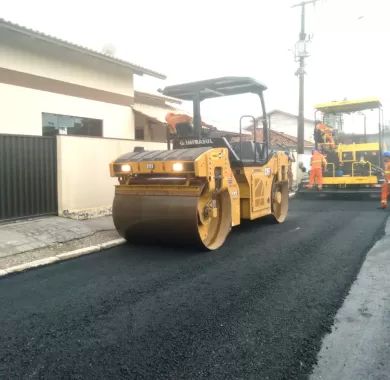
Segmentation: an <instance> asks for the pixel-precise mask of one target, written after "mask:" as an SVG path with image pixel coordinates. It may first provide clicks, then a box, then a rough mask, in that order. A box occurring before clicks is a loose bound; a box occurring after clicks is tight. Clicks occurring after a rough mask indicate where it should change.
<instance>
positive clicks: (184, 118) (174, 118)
mask: <svg viewBox="0 0 390 380" xmlns="http://www.w3.org/2000/svg"><path fill="white" fill-rule="evenodd" d="M165 121H166V122H167V124H168V126H169V131H170V132H171V133H176V124H179V123H190V122H191V121H192V117H191V116H188V115H185V114H182V113H179V114H177V113H173V112H168V113H167V115H166V116H165Z"/></svg>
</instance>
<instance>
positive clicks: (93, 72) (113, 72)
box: [0, 30, 134, 96]
mask: <svg viewBox="0 0 390 380" xmlns="http://www.w3.org/2000/svg"><path fill="white" fill-rule="evenodd" d="M0 67H3V68H6V69H10V70H16V71H22V72H24V73H29V74H33V75H38V76H43V77H47V78H51V79H56V80H61V81H65V82H69V83H75V84H79V85H82V86H87V87H93V88H97V89H101V90H105V91H110V92H114V93H118V94H123V95H128V96H134V89H133V73H132V71H131V70H130V69H129V68H125V67H121V66H119V65H116V64H113V63H109V62H104V61H102V60H99V59H96V58H91V57H88V56H87V55H86V54H83V53H80V52H77V51H72V50H71V49H66V48H62V47H57V46H55V45H54V44H50V43H48V42H45V41H40V40H38V39H34V41H33V43H32V40H31V38H29V37H27V36H24V35H23V34H20V33H14V32H10V31H7V30H1V33H0Z"/></svg>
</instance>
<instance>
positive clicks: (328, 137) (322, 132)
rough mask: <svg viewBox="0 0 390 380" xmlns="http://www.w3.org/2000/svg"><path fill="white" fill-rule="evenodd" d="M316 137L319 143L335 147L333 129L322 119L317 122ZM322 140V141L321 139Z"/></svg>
mask: <svg viewBox="0 0 390 380" xmlns="http://www.w3.org/2000/svg"><path fill="white" fill-rule="evenodd" d="M314 139H315V142H316V147H317V144H326V145H327V146H329V147H330V148H335V146H336V145H335V142H334V139H333V129H332V128H330V127H328V126H327V125H326V124H324V123H321V122H320V121H317V122H316V126H315V130H314ZM321 140H322V141H321Z"/></svg>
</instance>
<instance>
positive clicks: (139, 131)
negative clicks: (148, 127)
mask: <svg viewBox="0 0 390 380" xmlns="http://www.w3.org/2000/svg"><path fill="white" fill-rule="evenodd" d="M135 139H136V140H145V134H144V129H143V128H135Z"/></svg>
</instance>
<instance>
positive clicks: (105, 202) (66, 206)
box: [57, 136, 167, 219]
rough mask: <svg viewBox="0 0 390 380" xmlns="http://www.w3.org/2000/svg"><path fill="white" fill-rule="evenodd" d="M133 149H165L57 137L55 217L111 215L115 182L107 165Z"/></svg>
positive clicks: (162, 146) (159, 145)
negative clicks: (56, 200) (56, 207)
mask: <svg viewBox="0 0 390 380" xmlns="http://www.w3.org/2000/svg"><path fill="white" fill-rule="evenodd" d="M135 146H143V147H145V149H146V150H165V149H166V148H167V144H166V143H153V142H143V141H128V140H116V139H101V138H93V137H78V136H57V178H58V214H59V215H61V216H67V217H71V218H76V219H80V218H90V217H96V216H99V215H106V214H110V213H111V207H112V201H113V199H114V191H115V188H114V186H115V185H116V184H117V183H118V180H117V178H111V177H110V171H109V164H110V162H112V161H114V160H115V159H116V158H117V157H118V156H120V155H121V154H124V153H127V152H132V151H133V149H134V147H135ZM76 152H82V154H75V153H76Z"/></svg>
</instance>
